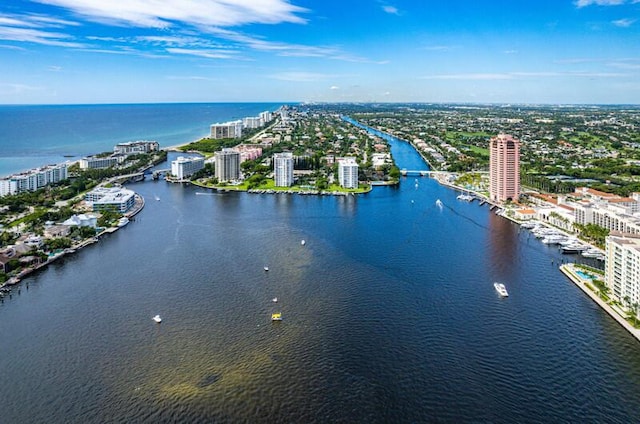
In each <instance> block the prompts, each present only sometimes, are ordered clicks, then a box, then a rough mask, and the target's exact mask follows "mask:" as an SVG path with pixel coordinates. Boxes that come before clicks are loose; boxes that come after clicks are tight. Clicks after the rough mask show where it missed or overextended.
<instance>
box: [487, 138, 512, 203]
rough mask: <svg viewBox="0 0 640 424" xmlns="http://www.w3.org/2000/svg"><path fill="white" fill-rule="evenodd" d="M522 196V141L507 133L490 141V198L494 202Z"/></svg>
mask: <svg viewBox="0 0 640 424" xmlns="http://www.w3.org/2000/svg"><path fill="white" fill-rule="evenodd" d="M519 197H520V142H519V141H518V139H516V138H513V137H512V136H510V135H507V134H498V135H497V136H496V137H493V138H492V139H491V140H490V141H489V198H490V199H491V200H492V201H494V202H506V201H509V200H513V201H515V200H518V198H519Z"/></svg>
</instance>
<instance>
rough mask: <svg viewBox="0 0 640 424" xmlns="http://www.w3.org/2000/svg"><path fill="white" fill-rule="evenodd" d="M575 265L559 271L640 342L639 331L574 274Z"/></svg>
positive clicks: (561, 268) (564, 267) (562, 266)
mask: <svg viewBox="0 0 640 424" xmlns="http://www.w3.org/2000/svg"><path fill="white" fill-rule="evenodd" d="M574 265H575V264H573V263H570V264H563V265H560V271H561V272H562V273H563V274H564V275H565V276H567V278H569V280H571V282H573V283H574V284H575V285H576V286H578V287H579V288H580V290H582V291H583V292H584V293H585V294H587V296H589V297H590V298H591V300H593V301H594V302H595V303H596V304H597V305H598V306H600V308H601V309H602V310H603V311H605V312H606V313H607V314H609V316H610V317H611V318H613V319H614V320H615V321H616V322H617V323H618V324H620V325H621V326H622V327H623V328H624V329H625V330H627V332H628V333H629V334H631V335H632V336H633V337H635V338H636V340H637V341H638V342H640V329H637V328H634V327H633V326H632V325H631V324H629V322H627V320H626V319H625V318H624V317H623V316H621V315H620V313H619V312H618V311H616V310H615V309H614V308H613V307H612V306H611V305H610V304H608V303H607V302H605V301H604V300H602V299H600V297H599V296H598V295H597V294H596V293H595V292H594V291H592V290H590V289H589V287H587V286H586V284H585V283H587V282H588V281H586V280H585V279H583V278H580V277H579V276H578V275H577V274H576V273H575V266H574Z"/></svg>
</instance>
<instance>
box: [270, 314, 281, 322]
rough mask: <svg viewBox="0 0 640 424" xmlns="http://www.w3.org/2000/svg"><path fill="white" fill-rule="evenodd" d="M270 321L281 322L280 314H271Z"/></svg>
mask: <svg viewBox="0 0 640 424" xmlns="http://www.w3.org/2000/svg"><path fill="white" fill-rule="evenodd" d="M271 321H282V314H281V313H280V312H277V313H275V314H271Z"/></svg>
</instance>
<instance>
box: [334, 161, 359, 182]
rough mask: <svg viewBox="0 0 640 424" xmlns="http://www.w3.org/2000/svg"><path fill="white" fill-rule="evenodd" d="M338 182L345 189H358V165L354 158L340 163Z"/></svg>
mask: <svg viewBox="0 0 640 424" xmlns="http://www.w3.org/2000/svg"><path fill="white" fill-rule="evenodd" d="M338 181H339V182H340V185H341V186H342V187H344V188H358V163H357V162H356V158H354V157H346V158H342V159H340V160H339V161H338Z"/></svg>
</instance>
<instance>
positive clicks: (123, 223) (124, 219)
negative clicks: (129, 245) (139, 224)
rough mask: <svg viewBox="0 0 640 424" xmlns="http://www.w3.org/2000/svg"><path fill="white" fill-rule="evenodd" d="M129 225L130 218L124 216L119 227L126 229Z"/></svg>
mask: <svg viewBox="0 0 640 424" xmlns="http://www.w3.org/2000/svg"><path fill="white" fill-rule="evenodd" d="M128 223H129V218H127V217H126V216H123V217H122V218H120V219H119V220H118V227H124V226H125V225H127V224H128Z"/></svg>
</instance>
